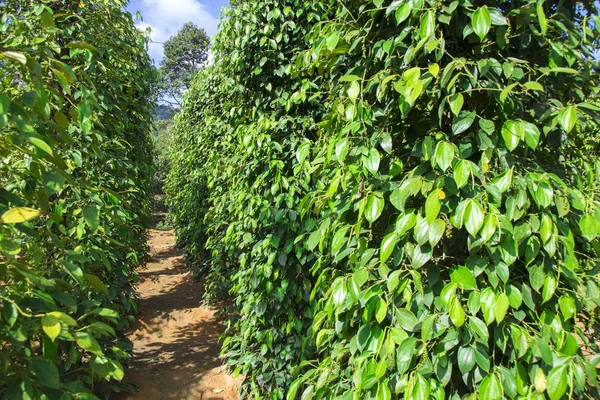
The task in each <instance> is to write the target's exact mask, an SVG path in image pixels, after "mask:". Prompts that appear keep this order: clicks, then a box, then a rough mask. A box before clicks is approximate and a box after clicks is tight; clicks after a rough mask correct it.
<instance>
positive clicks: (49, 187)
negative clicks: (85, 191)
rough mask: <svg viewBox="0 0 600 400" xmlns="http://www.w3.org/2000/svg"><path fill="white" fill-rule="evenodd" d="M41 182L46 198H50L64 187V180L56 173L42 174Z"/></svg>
mask: <svg viewBox="0 0 600 400" xmlns="http://www.w3.org/2000/svg"><path fill="white" fill-rule="evenodd" d="M42 182H43V183H44V188H45V189H46V193H47V194H48V197H50V196H52V195H53V194H54V193H58V192H60V191H61V190H62V188H63V186H64V185H65V178H64V177H63V176H62V175H61V174H59V173H56V172H44V173H43V174H42Z"/></svg>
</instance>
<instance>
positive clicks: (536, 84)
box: [525, 81, 544, 92]
mask: <svg viewBox="0 0 600 400" xmlns="http://www.w3.org/2000/svg"><path fill="white" fill-rule="evenodd" d="M525 87H526V88H527V89H529V90H535V91H539V92H543V91H544V87H543V86H542V85H541V84H540V83H539V82H535V81H529V82H525Z"/></svg>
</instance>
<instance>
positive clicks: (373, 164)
mask: <svg viewBox="0 0 600 400" xmlns="http://www.w3.org/2000/svg"><path fill="white" fill-rule="evenodd" d="M380 161H381V157H380V156H379V152H378V151H377V150H376V149H371V150H370V151H369V156H368V157H367V158H366V160H365V167H367V170H368V171H369V172H370V173H371V174H373V175H375V174H376V173H377V170H378V169H379V162H380Z"/></svg>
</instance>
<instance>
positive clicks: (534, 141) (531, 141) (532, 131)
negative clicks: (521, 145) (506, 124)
mask: <svg viewBox="0 0 600 400" xmlns="http://www.w3.org/2000/svg"><path fill="white" fill-rule="evenodd" d="M521 127H522V128H523V131H524V132H525V143H527V146H529V147H530V148H531V149H535V148H536V147H537V146H538V144H539V143H540V130H539V129H538V128H537V126H535V125H534V124H532V123H529V122H525V121H521Z"/></svg>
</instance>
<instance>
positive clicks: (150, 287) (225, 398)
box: [123, 229, 240, 400]
mask: <svg viewBox="0 0 600 400" xmlns="http://www.w3.org/2000/svg"><path fill="white" fill-rule="evenodd" d="M174 241H175V240H174V235H173V232H172V231H160V230H155V229H152V230H150V231H149V245H150V250H151V255H152V260H151V262H150V263H148V265H147V268H144V269H143V270H142V271H140V284H139V287H138V291H139V294H140V303H139V311H140V313H139V315H138V319H139V322H140V323H139V325H138V326H137V327H136V329H134V330H132V331H131V332H130V333H129V334H128V336H129V338H130V339H131V341H132V342H133V358H132V361H131V368H130V369H129V371H128V372H127V375H126V378H127V377H128V378H129V380H132V381H133V382H134V383H135V385H136V386H137V387H138V391H137V393H136V394H134V395H129V396H125V397H123V398H125V399H132V400H133V399H140V400H163V399H204V400H238V399H239V398H240V397H239V395H238V391H237V390H238V387H239V383H240V379H239V378H238V379H234V378H233V377H231V376H230V375H228V374H227V373H226V372H225V369H224V367H223V366H222V359H221V358H219V353H220V350H221V346H220V344H219V343H218V340H217V339H218V336H219V333H220V332H221V331H222V328H221V326H220V325H219V323H218V322H217V321H216V320H215V319H214V318H213V315H214V313H215V310H214V309H208V308H205V307H202V306H201V305H200V302H201V299H202V285H201V284H199V283H197V282H194V280H193V279H192V277H191V276H190V275H189V273H188V271H187V269H186V266H185V261H184V259H183V257H182V256H180V255H179V254H178V253H177V251H176V249H175V247H174Z"/></svg>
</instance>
